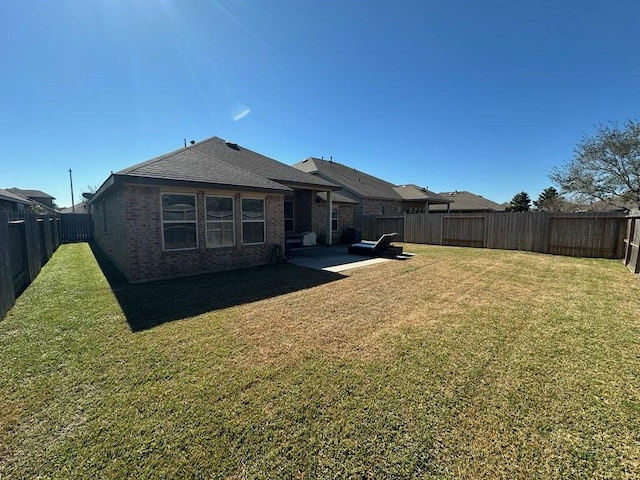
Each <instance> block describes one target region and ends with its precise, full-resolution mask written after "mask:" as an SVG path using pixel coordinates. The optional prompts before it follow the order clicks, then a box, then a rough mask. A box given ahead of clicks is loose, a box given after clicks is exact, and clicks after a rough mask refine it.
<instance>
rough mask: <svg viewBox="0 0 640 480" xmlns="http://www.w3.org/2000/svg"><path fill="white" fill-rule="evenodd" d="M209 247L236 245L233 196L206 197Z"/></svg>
mask: <svg viewBox="0 0 640 480" xmlns="http://www.w3.org/2000/svg"><path fill="white" fill-rule="evenodd" d="M205 203H206V216H207V248H215V247H231V246H233V245H235V243H236V242H235V229H234V221H233V197H206V201H205Z"/></svg>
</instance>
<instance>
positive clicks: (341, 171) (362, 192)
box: [294, 157, 402, 201]
mask: <svg viewBox="0 0 640 480" xmlns="http://www.w3.org/2000/svg"><path fill="white" fill-rule="evenodd" d="M294 167H295V168H297V169H299V170H301V171H303V172H307V173H316V174H319V175H321V176H323V177H325V178H327V179H329V180H330V181H332V182H335V183H337V184H339V185H342V186H343V187H344V188H345V189H347V190H349V191H351V192H353V193H355V194H356V195H358V196H359V197H363V198H377V199H385V200H397V201H401V200H402V197H401V196H400V195H399V194H398V193H397V192H396V191H395V190H394V188H395V185H393V184H392V183H389V182H387V181H385V180H382V179H380V178H377V177H374V176H373V175H369V174H368V173H364V172H361V171H359V170H356V169H355V168H351V167H347V166H346V165H342V164H340V163H337V162H334V161H330V160H323V159H319V158H314V157H309V158H307V159H305V160H303V161H301V162H298V163H296V164H295V165H294Z"/></svg>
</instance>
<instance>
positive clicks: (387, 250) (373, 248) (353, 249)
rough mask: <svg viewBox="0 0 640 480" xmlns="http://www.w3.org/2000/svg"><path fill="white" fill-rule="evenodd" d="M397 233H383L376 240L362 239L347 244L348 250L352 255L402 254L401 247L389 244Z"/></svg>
mask: <svg viewBox="0 0 640 480" xmlns="http://www.w3.org/2000/svg"><path fill="white" fill-rule="evenodd" d="M397 235H398V234H397V233H385V234H384V235H382V236H381V237H380V238H379V239H378V241H377V242H372V241H366V240H364V241H362V242H358V243H354V244H352V245H349V248H348V251H349V253H351V254H353V255H368V256H370V257H387V258H394V257H395V256H396V255H402V247H396V246H394V245H391V240H393V237H395V236H397Z"/></svg>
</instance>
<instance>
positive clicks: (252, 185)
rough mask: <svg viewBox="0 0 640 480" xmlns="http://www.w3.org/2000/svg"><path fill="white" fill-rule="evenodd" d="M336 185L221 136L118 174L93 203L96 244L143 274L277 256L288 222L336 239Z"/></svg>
mask: <svg viewBox="0 0 640 480" xmlns="http://www.w3.org/2000/svg"><path fill="white" fill-rule="evenodd" d="M336 188H337V187H336V186H335V185H333V184H332V183H331V182H328V181H326V180H324V179H321V178H318V177H315V176H313V175H309V174H305V173H304V172H301V171H300V170H297V169H295V168H293V167H290V166H288V165H285V164H283V163H281V162H278V161H276V160H274V159H271V158H269V157H266V156H264V155H261V154H259V153H256V152H253V151H251V150H248V149H246V148H243V147H241V146H239V145H237V144H235V143H231V142H228V141H225V140H222V139H220V138H217V137H213V138H210V139H207V140H204V141H202V142H198V143H195V144H193V145H191V146H189V147H185V148H182V149H179V150H176V151H174V152H171V153H168V154H166V155H162V156H160V157H157V158H153V159H151V160H148V161H146V162H143V163H139V164H137V165H133V166H131V167H128V168H125V169H123V170H120V171H119V172H116V173H112V174H111V175H110V176H109V178H107V180H106V181H105V182H104V183H103V184H102V186H101V187H100V188H99V189H98V191H97V192H96V194H95V195H94V196H93V197H92V198H91V200H90V201H89V202H88V206H89V208H90V209H91V213H92V218H93V222H94V235H95V241H96V243H97V244H98V245H99V246H100V247H101V248H102V250H103V251H104V252H105V253H106V254H107V256H109V258H110V259H111V260H112V261H113V263H114V264H115V265H116V267H117V268H118V269H119V270H120V271H121V272H122V273H123V274H124V275H125V277H126V278H127V280H129V281H130V282H143V281H151V280H158V279H166V278H175V277H180V276H188V275H195V274H201V273H208V272H215V271H221V270H228V269H232V268H238V267H247V266H255V265H261V264H265V263H269V262H270V261H271V252H272V249H273V248H274V245H279V246H280V248H281V249H282V251H284V247H285V233H286V232H287V231H291V232H294V231H298V232H301V231H313V232H316V233H317V234H318V236H323V235H324V238H326V239H327V241H329V242H330V241H331V236H330V235H328V232H329V229H330V228H331V225H330V222H329V218H330V211H331V205H332V200H333V199H332V193H331V192H332V190H335V189H336ZM320 192H322V193H324V195H325V196H326V197H328V198H329V201H328V202H327V203H325V204H321V203H317V202H315V201H314V199H315V197H316V195H317V194H318V193H320ZM320 209H324V210H326V212H325V215H322V213H320V212H318V210H320ZM323 219H324V223H322V221H323Z"/></svg>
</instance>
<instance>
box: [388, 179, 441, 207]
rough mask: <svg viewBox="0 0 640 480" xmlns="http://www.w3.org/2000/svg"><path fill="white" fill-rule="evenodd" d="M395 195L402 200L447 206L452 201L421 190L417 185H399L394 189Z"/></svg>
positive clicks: (423, 189) (429, 191)
mask: <svg viewBox="0 0 640 480" xmlns="http://www.w3.org/2000/svg"><path fill="white" fill-rule="evenodd" d="M394 190H395V191H396V193H398V194H399V195H400V196H401V197H402V198H403V199H404V200H409V201H411V200H413V201H429V203H430V204H432V205H435V204H445V205H446V204H447V203H451V202H452V201H453V200H450V199H448V198H444V197H442V196H441V195H438V194H437V193H435V192H432V191H431V190H427V189H426V188H421V187H419V186H417V185H413V184H410V185H400V186H397V187H395V188H394Z"/></svg>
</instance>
